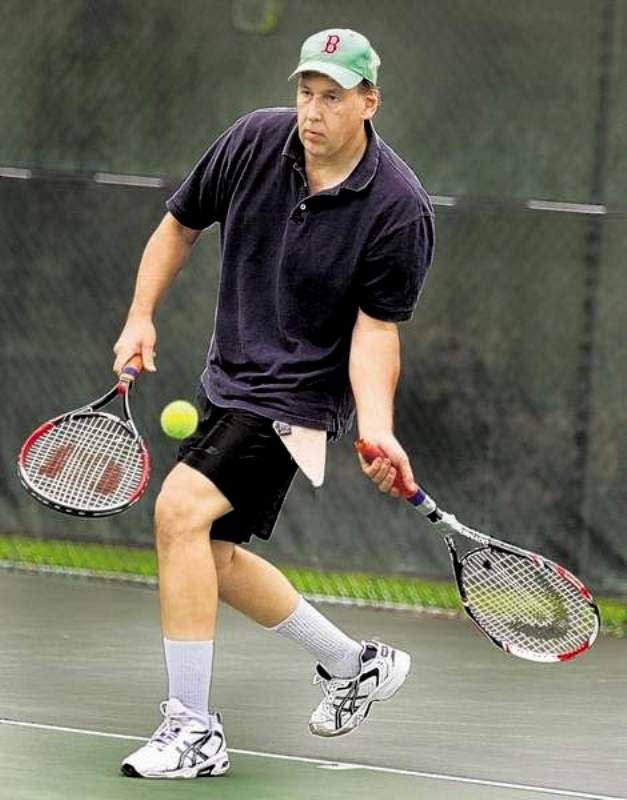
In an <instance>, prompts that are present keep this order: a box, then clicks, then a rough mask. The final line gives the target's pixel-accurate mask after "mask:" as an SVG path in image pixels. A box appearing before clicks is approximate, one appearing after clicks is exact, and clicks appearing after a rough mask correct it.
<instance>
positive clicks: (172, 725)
mask: <svg viewBox="0 0 627 800" xmlns="http://www.w3.org/2000/svg"><path fill="white" fill-rule="evenodd" d="M166 707H167V700H164V701H163V702H162V703H161V704H160V706H159V710H160V711H161V713H162V714H163V722H162V723H161V725H159V727H158V728H157V730H156V731H155V732H154V733H153V735H152V737H151V739H150V743H151V744H152V745H154V746H155V747H156V748H157V749H158V750H163V749H164V748H165V747H167V746H168V745H169V744H170V742H173V741H174V740H175V739H176V737H177V736H178V735H179V733H180V732H181V728H183V727H184V726H185V725H186V724H189V723H190V722H191V721H193V719H194V718H193V717H191V716H190V715H188V714H172V713H167V712H166Z"/></svg>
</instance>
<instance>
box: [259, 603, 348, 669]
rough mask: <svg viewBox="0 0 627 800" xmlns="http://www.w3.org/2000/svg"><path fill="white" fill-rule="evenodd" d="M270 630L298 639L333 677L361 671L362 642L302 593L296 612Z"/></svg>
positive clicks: (296, 640) (294, 639)
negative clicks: (307, 599)
mask: <svg viewBox="0 0 627 800" xmlns="http://www.w3.org/2000/svg"><path fill="white" fill-rule="evenodd" d="M269 630H272V631H276V632H277V633H279V634H281V636H285V637H287V638H288V639H292V640H293V641H295V642H299V643H300V644H301V645H302V646H303V647H305V648H306V649H307V650H309V652H310V653H312V654H313V655H314V656H315V657H316V659H317V660H318V661H319V662H320V663H321V664H322V666H323V667H324V668H325V669H326V670H327V672H329V673H330V674H331V675H332V676H333V677H334V678H352V677H354V676H355V675H357V673H358V672H359V669H360V667H361V662H360V660H359V655H360V653H361V644H359V642H356V641H355V640H354V639H351V638H349V637H348V636H347V635H346V634H345V633H343V632H342V631H341V630H340V629H339V628H337V627H336V626H335V625H334V624H333V623H332V622H331V621H330V620H328V619H327V618H326V617H324V616H322V614H321V613H320V612H319V611H316V609H315V608H314V607H313V606H311V605H310V604H309V603H308V602H307V601H306V600H305V599H304V598H303V597H301V598H300V601H299V603H298V605H297V606H296V610H295V611H294V612H293V614H290V616H289V617H288V618H287V619H286V620H283V622H281V623H279V625H276V626H275V627H273V628H269Z"/></svg>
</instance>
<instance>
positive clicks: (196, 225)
mask: <svg viewBox="0 0 627 800" xmlns="http://www.w3.org/2000/svg"><path fill="white" fill-rule="evenodd" d="M240 125H241V120H238V122H236V123H235V124H234V125H232V126H231V127H230V128H229V129H228V130H226V131H225V132H224V133H223V134H222V135H221V136H220V137H218V139H216V141H215V142H214V143H213V144H212V145H211V147H210V148H209V149H208V150H207V152H206V153H205V154H204V155H203V157H202V158H201V159H200V161H199V162H198V163H197V164H196V166H195V167H194V169H193V170H192V171H191V172H190V174H189V175H188V176H187V178H185V180H184V181H183V183H182V184H181V185H180V187H179V188H178V189H177V190H176V192H175V193H174V194H173V195H172V196H171V197H170V198H168V199H167V200H166V208H167V209H168V211H169V212H170V213H171V214H172V215H173V216H174V217H176V219H177V220H178V221H179V222H180V223H181V225H185V227H187V228H193V229H194V230H203V229H204V228H208V227H209V226H210V225H212V224H213V223H214V222H218V221H220V220H222V219H223V218H224V214H225V211H226V208H227V205H228V197H229V183H230V167H231V163H232V161H233V156H232V153H233V150H234V147H235V144H236V140H237V138H238V133H239V127H240Z"/></svg>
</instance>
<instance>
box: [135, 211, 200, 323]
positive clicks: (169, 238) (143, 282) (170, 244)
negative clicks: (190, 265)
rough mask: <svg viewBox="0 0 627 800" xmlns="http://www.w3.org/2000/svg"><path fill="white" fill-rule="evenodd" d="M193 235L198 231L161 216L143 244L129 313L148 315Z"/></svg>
mask: <svg viewBox="0 0 627 800" xmlns="http://www.w3.org/2000/svg"><path fill="white" fill-rule="evenodd" d="M197 238H198V232H196V231H191V230H189V229H187V228H184V227H183V226H182V225H180V224H179V223H178V222H176V220H175V219H174V218H173V217H171V216H170V215H166V217H164V219H163V220H162V222H161V224H160V225H159V227H158V228H157V229H156V230H155V232H154V233H153V234H152V236H151V237H150V239H149V240H148V243H147V244H146V247H145V248H144V252H143V255H142V258H141V261H140V264H139V269H138V271H137V280H136V283H135V293H134V296H133V301H132V303H131V307H130V310H129V317H144V318H152V315H153V313H154V311H155V308H156V306H157V304H158V302H159V300H160V298H161V297H162V295H163V294H164V292H165V291H166V289H167V288H168V286H170V284H171V283H172V281H173V280H174V278H175V277H176V275H177V274H178V273H179V271H180V270H181V268H182V266H183V264H184V263H185V261H186V260H187V257H188V256H189V253H190V251H191V249H192V247H193V246H194V242H195V241H196V239H197Z"/></svg>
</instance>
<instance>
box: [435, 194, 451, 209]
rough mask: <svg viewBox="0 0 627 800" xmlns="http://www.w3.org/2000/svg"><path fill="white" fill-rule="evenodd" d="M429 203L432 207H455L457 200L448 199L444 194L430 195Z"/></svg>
mask: <svg viewBox="0 0 627 800" xmlns="http://www.w3.org/2000/svg"><path fill="white" fill-rule="evenodd" d="M429 197H430V198H431V202H432V203H433V205H434V206H455V205H457V198H456V197H450V196H448V195H444V194H431V195H429Z"/></svg>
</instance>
